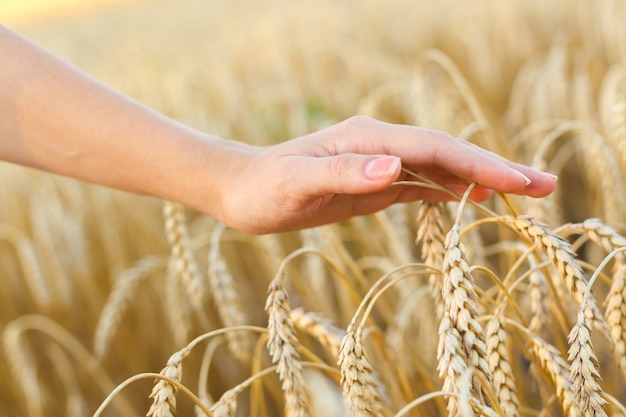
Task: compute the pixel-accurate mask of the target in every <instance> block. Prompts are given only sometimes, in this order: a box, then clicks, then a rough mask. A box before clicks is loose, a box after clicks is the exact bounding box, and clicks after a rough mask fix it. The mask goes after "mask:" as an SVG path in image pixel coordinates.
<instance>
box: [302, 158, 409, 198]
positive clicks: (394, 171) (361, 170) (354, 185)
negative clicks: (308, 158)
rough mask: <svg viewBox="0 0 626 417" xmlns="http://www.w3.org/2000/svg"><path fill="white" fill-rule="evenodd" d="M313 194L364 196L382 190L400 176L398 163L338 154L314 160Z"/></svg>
mask: <svg viewBox="0 0 626 417" xmlns="http://www.w3.org/2000/svg"><path fill="white" fill-rule="evenodd" d="M315 160H316V161H315V163H316V164H320V165H318V166H317V167H316V168H317V169H314V170H312V171H310V172H314V174H313V175H314V176H315V179H314V180H313V183H314V184H315V185H313V188H314V189H313V190H311V191H313V193H314V194H316V195H325V194H367V193H372V192H376V191H381V190H384V189H385V188H387V187H389V186H390V185H391V184H392V183H393V182H394V181H395V180H396V179H397V178H398V177H399V175H400V170H401V168H402V162H401V160H400V158H398V157H396V156H391V155H360V154H351V153H348V154H342V155H335V156H327V157H321V158H315Z"/></svg>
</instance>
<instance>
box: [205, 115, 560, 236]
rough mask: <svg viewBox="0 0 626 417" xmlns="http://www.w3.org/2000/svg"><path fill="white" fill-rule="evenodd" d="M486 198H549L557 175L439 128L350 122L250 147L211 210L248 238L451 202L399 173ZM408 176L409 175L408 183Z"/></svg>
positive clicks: (361, 119) (363, 119)
mask: <svg viewBox="0 0 626 417" xmlns="http://www.w3.org/2000/svg"><path fill="white" fill-rule="evenodd" d="M402 166H405V167H406V168H408V169H409V170H411V171H414V172H419V173H422V174H425V175H427V176H428V177H429V178H431V179H433V180H435V181H436V182H438V183H440V184H443V185H445V186H447V187H450V188H452V189H454V190H456V191H459V192H463V190H465V188H466V187H467V185H468V184H470V183H472V182H476V183H477V184H478V186H479V187H478V188H476V189H475V190H474V191H473V192H472V194H471V197H472V198H473V199H475V200H484V199H486V198H488V197H489V195H490V194H491V192H492V190H495V191H501V192H505V193H516V194H523V195H528V196H531V197H542V196H546V195H548V194H550V193H551V192H552V191H553V190H554V188H555V186H556V177H555V176H553V175H551V174H547V173H542V172H538V171H536V170H534V169H532V168H529V167H527V166H524V165H521V164H517V163H513V162H510V161H508V160H506V159H504V158H502V157H500V156H498V155H496V154H494V153H492V152H489V151H486V150H484V149H482V148H480V147H478V146H475V145H473V144H471V143H469V142H467V141H464V140H460V139H455V138H452V137H451V136H449V135H447V134H445V133H443V132H438V131H432V130H427V129H422V128H418V127H411V126H403V125H393V124H388V123H383V122H380V121H377V120H373V119H370V118H367V117H361V116H357V117H353V118H351V119H348V120H346V121H344V122H342V123H339V124H337V125H334V126H331V127H329V128H327V129H325V130H321V131H319V132H316V133H313V134H310V135H307V136H304V137H301V138H297V139H293V140H291V141H287V142H284V143H281V144H278V145H275V146H271V147H267V148H249V149H248V150H247V151H246V152H245V156H244V157H243V158H241V159H240V163H239V164H235V165H234V167H235V169H233V170H229V171H228V173H229V174H228V176H225V177H223V178H222V179H221V181H220V187H219V188H220V192H219V196H220V197H219V207H218V209H217V213H215V214H216V215H217V216H218V217H219V218H220V219H221V220H222V221H224V222H225V223H226V224H227V225H229V226H231V227H233V228H236V229H239V230H243V231H246V232H250V233H257V234H261V233H268V232H278V231H288V230H295V229H300V228H306V227H312V226H318V225H322V224H326V223H332V222H336V221H341V220H345V219H348V218H350V217H352V216H356V215H364V214H370V213H374V212H376V211H378V210H381V209H383V208H385V207H388V206H389V205H391V204H393V203H397V202H407V201H414V200H419V199H424V200H429V201H443V200H450V199H451V196H450V195H449V194H447V193H444V192H441V191H437V190H433V189H430V188H422V187H415V186H401V185H393V183H394V182H395V181H398V180H402V179H404V178H405V176H406V175H405V174H404V173H402V171H401V168H402ZM409 179H410V178H409Z"/></svg>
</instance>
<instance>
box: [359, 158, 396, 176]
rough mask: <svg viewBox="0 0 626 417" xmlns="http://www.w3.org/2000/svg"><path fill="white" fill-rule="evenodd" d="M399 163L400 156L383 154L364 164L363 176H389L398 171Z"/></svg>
mask: <svg viewBox="0 0 626 417" xmlns="http://www.w3.org/2000/svg"><path fill="white" fill-rule="evenodd" d="M400 164H401V161H400V158H398V157H395V156H383V157H380V158H376V159H372V160H371V161H369V162H368V163H367V165H366V166H365V177H367V178H368V179H370V180H380V179H384V178H389V177H390V176H391V175H393V174H394V173H396V172H397V171H398V167H399V165H400Z"/></svg>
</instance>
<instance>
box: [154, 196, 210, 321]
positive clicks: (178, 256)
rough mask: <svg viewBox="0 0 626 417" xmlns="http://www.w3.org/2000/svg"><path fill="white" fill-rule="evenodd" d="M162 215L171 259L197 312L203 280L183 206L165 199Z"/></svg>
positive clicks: (199, 306)
mask: <svg viewBox="0 0 626 417" xmlns="http://www.w3.org/2000/svg"><path fill="white" fill-rule="evenodd" d="M163 216H164V218H165V232H166V233H165V234H166V236H167V241H168V243H169V245H170V247H171V261H172V262H173V264H174V266H175V270H176V272H177V274H178V276H179V277H180V279H181V281H182V283H183V285H184V287H185V290H186V291H187V296H188V297H189V299H190V300H191V304H192V305H193V307H194V309H195V310H196V311H197V312H200V311H203V305H202V299H203V295H204V282H203V280H202V275H201V274H200V269H199V268H198V264H197V263H196V260H195V259H194V256H193V252H192V250H191V245H190V243H189V233H188V231H187V225H186V216H185V207H183V206H182V205H180V204H178V203H172V202H169V201H167V202H165V205H164V207H163Z"/></svg>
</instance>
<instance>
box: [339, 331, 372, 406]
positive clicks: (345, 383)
mask: <svg viewBox="0 0 626 417" xmlns="http://www.w3.org/2000/svg"><path fill="white" fill-rule="evenodd" d="M337 363H338V365H339V366H340V368H341V381H340V382H341V387H342V389H343V395H344V398H345V399H346V402H347V406H348V409H349V410H350V412H351V415H352V417H376V416H378V417H380V416H382V409H383V407H382V400H381V397H380V395H379V394H378V390H377V388H376V385H377V384H376V381H375V380H374V378H373V375H372V367H371V365H370V363H369V361H368V359H367V356H366V354H365V351H364V349H363V345H362V344H361V338H360V335H358V334H357V333H356V330H355V326H354V322H351V323H350V325H349V326H348V328H347V331H346V335H345V337H344V338H343V340H342V341H341V347H340V349H339V360H338V362H337Z"/></svg>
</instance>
